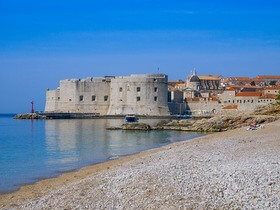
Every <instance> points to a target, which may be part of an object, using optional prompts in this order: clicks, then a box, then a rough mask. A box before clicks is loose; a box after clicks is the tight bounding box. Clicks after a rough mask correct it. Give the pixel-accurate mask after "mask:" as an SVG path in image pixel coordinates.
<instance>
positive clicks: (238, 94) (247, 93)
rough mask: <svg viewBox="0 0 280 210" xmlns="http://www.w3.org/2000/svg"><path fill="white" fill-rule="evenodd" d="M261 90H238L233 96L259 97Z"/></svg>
mask: <svg viewBox="0 0 280 210" xmlns="http://www.w3.org/2000/svg"><path fill="white" fill-rule="evenodd" d="M261 95H262V92H240V93H236V95H235V96H253V97H260V96H261Z"/></svg>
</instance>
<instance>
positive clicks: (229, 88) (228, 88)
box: [226, 87, 235, 91]
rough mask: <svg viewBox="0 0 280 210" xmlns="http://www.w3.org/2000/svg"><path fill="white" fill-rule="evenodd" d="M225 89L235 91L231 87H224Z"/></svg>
mask: <svg viewBox="0 0 280 210" xmlns="http://www.w3.org/2000/svg"><path fill="white" fill-rule="evenodd" d="M227 90H228V91H235V89H234V88H233V87H227V88H226V91H227Z"/></svg>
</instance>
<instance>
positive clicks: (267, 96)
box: [259, 94, 277, 99]
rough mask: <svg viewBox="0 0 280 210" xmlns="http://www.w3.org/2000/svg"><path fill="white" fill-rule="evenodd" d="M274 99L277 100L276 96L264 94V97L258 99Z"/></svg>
mask: <svg viewBox="0 0 280 210" xmlns="http://www.w3.org/2000/svg"><path fill="white" fill-rule="evenodd" d="M276 98H277V96H276V95H274V94H266V95H263V96H260V97H259V99H276Z"/></svg>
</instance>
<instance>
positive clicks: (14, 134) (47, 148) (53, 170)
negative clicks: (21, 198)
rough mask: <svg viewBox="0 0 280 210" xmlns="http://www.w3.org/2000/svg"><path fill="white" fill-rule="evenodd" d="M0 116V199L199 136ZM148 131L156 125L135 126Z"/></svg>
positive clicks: (110, 122)
mask: <svg viewBox="0 0 280 210" xmlns="http://www.w3.org/2000/svg"><path fill="white" fill-rule="evenodd" d="M12 116H13V115H1V114H0V193H4V192H9V191H13V190H17V189H19V187H20V186H22V185H25V184H30V183H34V182H36V181H38V180H40V179H44V178H50V177H55V176H57V175H59V174H61V173H63V172H67V171H71V170H75V169H79V168H81V167H84V166H87V165H91V164H96V163H100V162H104V161H108V160H110V159H115V158H118V157H121V156H125V155H130V154H134V153H137V152H140V151H143V150H147V149H151V148H156V147H160V146H163V145H166V144H169V143H171V142H176V141H182V140H188V139H192V138H194V137H197V136H200V135H201V134H194V133H187V132H179V131H122V130H106V128H108V127H112V126H120V125H121V124H122V123H124V121H123V120H121V119H69V120H13V119H12ZM140 121H141V122H144V123H149V124H151V125H153V124H156V123H157V122H158V120H150V119H149V120H140Z"/></svg>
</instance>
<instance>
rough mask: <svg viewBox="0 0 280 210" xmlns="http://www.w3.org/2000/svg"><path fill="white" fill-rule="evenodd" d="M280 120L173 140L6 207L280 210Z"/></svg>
mask: <svg viewBox="0 0 280 210" xmlns="http://www.w3.org/2000/svg"><path fill="white" fill-rule="evenodd" d="M279 151H280V121H279V120H278V121H275V122H272V123H269V124H266V125H265V126H264V128H261V129H258V130H254V131H247V130H246V128H245V127H243V128H238V129H235V130H230V131H226V132H221V133H213V134H210V135H207V136H203V137H199V138H196V139H193V140H190V141H184V142H178V143H173V144H170V145H167V146H164V147H161V148H157V149H153V150H148V151H144V152H141V153H139V154H136V155H132V156H127V157H123V158H120V159H117V160H112V161H109V162H106V163H102V164H97V165H93V166H89V167H86V168H83V169H81V170H79V171H74V172H70V173H66V174H63V175H61V176H59V177H57V178H53V179H47V180H42V181H40V182H38V183H36V184H33V185H28V186H24V187H22V188H21V189H20V190H19V191H16V192H13V193H10V194H4V195H0V208H1V209H246V208H249V209H279V208H280V152H279Z"/></svg>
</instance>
